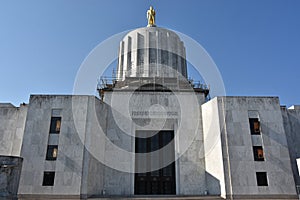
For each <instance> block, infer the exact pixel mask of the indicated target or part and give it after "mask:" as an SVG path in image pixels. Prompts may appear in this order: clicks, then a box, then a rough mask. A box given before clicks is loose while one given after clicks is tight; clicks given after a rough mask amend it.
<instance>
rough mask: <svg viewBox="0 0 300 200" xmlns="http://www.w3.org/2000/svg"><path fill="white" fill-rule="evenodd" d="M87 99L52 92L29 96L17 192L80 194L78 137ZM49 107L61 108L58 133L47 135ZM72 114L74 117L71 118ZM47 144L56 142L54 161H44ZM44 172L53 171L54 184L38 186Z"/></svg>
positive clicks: (83, 125)
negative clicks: (56, 150) (21, 165)
mask: <svg viewBox="0 0 300 200" xmlns="http://www.w3.org/2000/svg"><path fill="white" fill-rule="evenodd" d="M89 98H90V97H88V96H54V95H32V96H31V97H30V102H29V108H28V114H27V120H26V127H25V132H24V139H23V146H22V151H21V156H22V157H23V158H24V160H23V168H22V172H21V178H20V186H19V192H18V193H19V195H21V196H26V195H29V196H30V195H33V196H34V195H37V196H38V195H71V196H72V195H74V196H78V195H80V192H81V191H80V189H81V182H82V168H83V152H84V145H83V142H82V138H84V135H85V129H86V124H87V112H88V110H87V106H88V101H89ZM93 98H94V97H93ZM72 100H73V101H74V104H73V106H75V109H74V110H73V111H74V112H72ZM52 109H61V117H62V123H61V131H60V133H59V134H49V129H50V120H51V113H52ZM73 114H74V115H76V116H77V118H76V119H75V121H74V115H73ZM75 124H76V126H75ZM48 140H49V142H48ZM48 144H55V145H58V154H57V160H56V161H46V160H45V158H46V151H47V145H48ZM44 171H55V180H54V186H42V182H43V173H44Z"/></svg>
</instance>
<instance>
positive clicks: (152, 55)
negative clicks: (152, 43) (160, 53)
mask: <svg viewBox="0 0 300 200" xmlns="http://www.w3.org/2000/svg"><path fill="white" fill-rule="evenodd" d="M156 51H157V49H155V48H150V49H149V63H157V61H156V60H157V52H156Z"/></svg>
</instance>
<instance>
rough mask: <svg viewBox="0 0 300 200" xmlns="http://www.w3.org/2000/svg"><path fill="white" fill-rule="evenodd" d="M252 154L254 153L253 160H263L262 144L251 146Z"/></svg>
mask: <svg viewBox="0 0 300 200" xmlns="http://www.w3.org/2000/svg"><path fill="white" fill-rule="evenodd" d="M253 154H254V160H255V161H264V160H265V158H264V151H263V148H262V146H254V147H253Z"/></svg>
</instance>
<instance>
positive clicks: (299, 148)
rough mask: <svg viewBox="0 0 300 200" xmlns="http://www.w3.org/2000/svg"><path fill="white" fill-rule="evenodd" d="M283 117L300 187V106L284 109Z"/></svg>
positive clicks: (293, 167) (296, 178)
mask: <svg viewBox="0 0 300 200" xmlns="http://www.w3.org/2000/svg"><path fill="white" fill-rule="evenodd" d="M281 111H282V117H283V121H284V128H285V132H286V135H287V142H288V146H289V153H290V157H291V165H292V169H293V173H294V179H295V183H296V185H298V186H299V185H300V174H299V165H297V161H296V159H299V158H300V145H299V144H300V132H299V130H300V106H292V107H290V108H288V109H287V108H286V107H282V108H281Z"/></svg>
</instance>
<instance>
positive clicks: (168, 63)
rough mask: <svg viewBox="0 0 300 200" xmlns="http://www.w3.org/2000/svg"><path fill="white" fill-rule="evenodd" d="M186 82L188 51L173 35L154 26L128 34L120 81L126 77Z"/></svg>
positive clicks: (122, 50) (121, 52)
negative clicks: (180, 78) (181, 79)
mask: <svg viewBox="0 0 300 200" xmlns="http://www.w3.org/2000/svg"><path fill="white" fill-rule="evenodd" d="M178 72H179V73H180V74H181V75H182V76H183V77H185V78H187V64H186V56H185V47H184V44H183V42H182V41H181V40H180V38H179V36H178V35H177V34H176V33H174V32H173V31H170V30H167V29H164V28H159V27H155V26H150V27H144V28H139V29H136V30H134V31H131V32H129V33H128V34H127V35H126V36H125V37H124V39H123V40H122V41H121V42H120V49H119V62H118V70H117V80H119V81H124V80H125V79H126V78H127V77H139V78H141V77H168V78H177V77H178Z"/></svg>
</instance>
